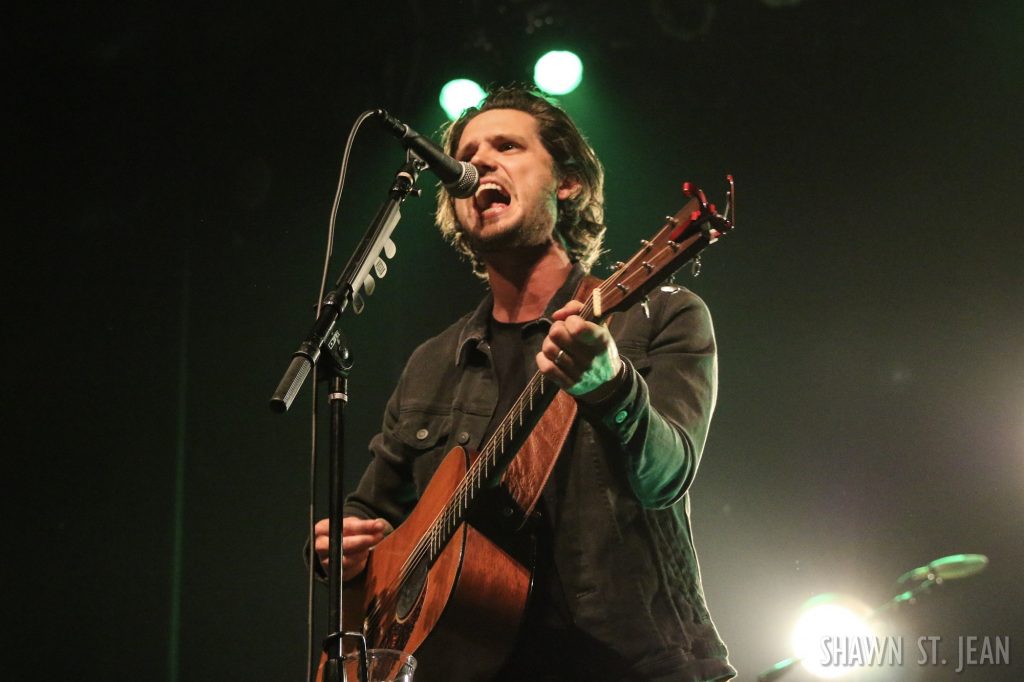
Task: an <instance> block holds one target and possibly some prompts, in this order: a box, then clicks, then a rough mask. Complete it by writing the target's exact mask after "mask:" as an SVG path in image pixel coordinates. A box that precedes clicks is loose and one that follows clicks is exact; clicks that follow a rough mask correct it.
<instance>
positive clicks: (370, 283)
mask: <svg viewBox="0 0 1024 682" xmlns="http://www.w3.org/2000/svg"><path fill="white" fill-rule="evenodd" d="M376 288H377V282H376V281H375V280H374V279H373V275H367V276H366V279H364V280H363V291H365V292H366V295H367V296H373V292H374V290H376Z"/></svg>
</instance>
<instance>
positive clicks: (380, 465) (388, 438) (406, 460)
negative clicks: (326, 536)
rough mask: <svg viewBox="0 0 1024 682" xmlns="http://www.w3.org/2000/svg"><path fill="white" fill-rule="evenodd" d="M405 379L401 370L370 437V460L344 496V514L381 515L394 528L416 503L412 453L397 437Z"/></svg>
mask: <svg viewBox="0 0 1024 682" xmlns="http://www.w3.org/2000/svg"><path fill="white" fill-rule="evenodd" d="M406 371H408V368H407V369H406ZM405 383H406V377H405V373H403V376H402V379H401V380H400V381H399V382H398V386H397V387H396V388H395V391H394V393H392V394H391V398H390V399H389V400H388V403H387V407H386V408H385V410H384V421H383V424H382V425H381V430H380V433H378V434H377V435H376V436H374V437H373V439H372V440H371V441H370V463H369V465H368V466H367V468H366V471H364V472H363V477H362V478H361V479H360V481H359V485H358V486H357V487H356V489H355V490H354V491H353V492H352V494H350V495H349V496H348V497H347V498H346V499H345V508H344V513H345V515H346V516H358V517H360V518H364V519H373V518H378V517H380V518H383V519H385V520H386V521H387V522H388V523H390V524H391V525H392V527H394V528H397V527H398V526H399V524H401V523H402V521H404V520H405V518H406V517H407V516H408V515H409V513H410V512H411V511H412V508H413V507H414V506H415V504H416V487H415V483H414V481H413V472H412V461H413V453H412V452H410V451H409V448H408V447H407V446H406V445H405V444H404V443H403V442H402V441H401V440H400V439H399V438H398V421H399V420H398V415H399V413H400V410H399V406H400V405H401V396H402V388H403V385H404V384H405Z"/></svg>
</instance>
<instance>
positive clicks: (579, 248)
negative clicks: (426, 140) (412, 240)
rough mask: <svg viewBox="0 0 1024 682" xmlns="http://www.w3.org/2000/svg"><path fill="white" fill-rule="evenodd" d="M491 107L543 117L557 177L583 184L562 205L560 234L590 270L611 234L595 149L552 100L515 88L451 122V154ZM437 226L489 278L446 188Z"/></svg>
mask: <svg viewBox="0 0 1024 682" xmlns="http://www.w3.org/2000/svg"><path fill="white" fill-rule="evenodd" d="M491 109H516V110H518V111H524V112H526V113H528V114H530V115H531V116H533V117H534V118H535V119H537V123H538V124H539V129H540V139H541V142H542V143H543V144H544V148H545V149H547V150H548V153H549V154H551V158H552V159H554V162H555V176H556V177H557V179H558V180H562V179H564V178H566V177H574V178H576V179H577V180H579V183H580V191H579V192H577V193H576V195H575V196H574V197H572V198H569V199H565V200H559V202H558V218H557V219H556V221H555V232H556V233H557V234H558V235H559V237H560V238H561V240H562V243H563V245H564V246H565V249H566V251H568V252H569V256H570V258H572V259H573V260H574V261H578V262H579V263H580V264H581V265H582V266H583V267H584V269H586V270H587V271H589V270H590V267H591V266H592V265H593V264H594V261H596V260H597V257H598V256H599V255H601V243H602V241H603V239H604V232H605V224H604V168H603V167H602V166H601V162H600V161H599V160H598V158H597V155H596V154H595V153H594V150H593V149H592V148H591V146H590V144H589V143H588V142H587V140H586V139H585V138H584V137H583V134H582V133H581V132H580V130H579V128H577V127H576V124H575V123H574V122H573V120H572V119H571V118H569V115H568V114H566V113H565V112H564V111H563V110H562V109H560V108H559V107H557V106H556V105H554V104H552V103H551V102H549V101H548V100H546V99H545V98H544V97H543V95H541V94H540V93H539V92H538V91H536V90H531V89H529V88H526V87H522V86H517V85H513V86H506V87H502V88H498V89H495V90H492V91H491V92H490V94H488V95H487V97H485V98H484V100H483V101H482V102H481V103H480V104H479V105H478V106H476V107H472V108H469V109H467V110H466V111H465V112H463V114H462V116H460V117H459V118H458V119H457V120H456V121H454V122H452V123H451V124H449V125H448V127H447V128H446V129H445V130H444V135H443V137H442V140H443V145H444V149H445V151H447V152H448V153H449V154H452V155H454V153H455V150H456V149H458V146H459V140H460V139H461V138H462V131H463V130H464V129H465V128H466V124H467V123H469V122H470V121H471V120H472V119H473V118H474V117H476V116H478V115H479V114H481V113H483V112H485V111H489V110H491ZM435 222H436V223H437V226H438V227H439V228H441V234H443V235H444V237H445V239H447V240H448V241H450V242H451V243H452V244H453V245H454V246H455V248H456V249H457V250H458V251H459V252H460V253H462V254H463V255H464V256H466V257H467V258H468V259H469V260H470V262H471V263H472V264H473V271H474V272H476V274H477V275H479V276H481V277H485V276H486V270H485V268H484V264H483V261H481V260H480V258H479V256H478V255H477V254H476V253H475V252H474V251H473V249H472V247H471V246H470V244H469V241H468V240H467V239H466V238H465V235H463V233H462V230H460V229H459V223H458V218H457V217H456V216H455V200H454V199H453V198H452V196H451V195H450V194H448V191H447V190H446V189H445V188H444V187H443V186H442V187H441V188H440V189H438V192H437V214H436V216H435Z"/></svg>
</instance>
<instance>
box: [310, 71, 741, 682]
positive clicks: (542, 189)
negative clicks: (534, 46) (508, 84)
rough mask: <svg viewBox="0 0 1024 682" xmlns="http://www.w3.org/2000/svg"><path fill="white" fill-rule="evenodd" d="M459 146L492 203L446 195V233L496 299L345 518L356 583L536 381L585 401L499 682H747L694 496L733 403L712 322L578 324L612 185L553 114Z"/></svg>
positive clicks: (693, 317)
mask: <svg viewBox="0 0 1024 682" xmlns="http://www.w3.org/2000/svg"><path fill="white" fill-rule="evenodd" d="M445 146H446V151H448V153H450V154H451V155H452V156H454V157H455V158H456V159H459V160H461V161H466V162H469V163H471V164H473V165H474V166H476V167H477V168H478V169H479V171H480V175H481V178H480V188H479V190H478V191H477V192H476V194H475V196H473V197H470V198H466V199H453V198H452V197H451V196H449V195H448V194H447V193H446V192H445V191H444V189H442V190H441V191H440V196H439V206H438V212H437V223H438V225H439V227H440V228H441V231H442V233H443V234H444V235H445V236H446V237H447V238H448V239H449V240H450V241H451V242H452V243H453V244H454V246H455V247H456V249H457V250H458V251H460V252H461V253H462V254H464V255H465V256H466V257H468V259H469V260H470V261H471V262H472V264H473V268H474V270H475V271H476V273H477V274H479V275H480V276H481V277H482V278H483V279H485V280H486V282H487V285H488V287H489V293H488V295H487V296H486V297H485V298H484V300H483V301H482V302H481V303H480V305H479V306H478V307H477V309H476V310H475V311H473V312H471V313H469V314H468V315H466V316H465V317H463V318H462V319H460V320H459V321H457V322H456V323H455V324H453V325H452V326H451V327H449V328H448V329H447V330H445V331H444V332H442V333H441V334H439V335H438V336H436V337H434V338H432V339H430V340H428V341H426V342H425V343H423V344H422V345H421V346H420V347H419V348H417V349H416V351H415V352H414V353H413V354H412V357H411V358H410V359H409V362H408V364H407V365H406V368H405V371H404V372H403V374H402V378H401V380H400V382H399V385H398V387H397V388H396V390H395V392H394V394H393V395H392V397H391V399H390V400H389V402H388V405H387V409H386V412H385V415H384V421H383V428H382V431H381V432H380V433H379V434H378V435H377V436H376V437H374V439H373V441H372V442H371V445H370V449H371V452H372V454H373V459H372V461H371V462H370V465H369V467H368V468H367V470H366V472H365V474H364V475H363V477H362V480H361V481H360V483H359V486H358V488H357V489H356V491H355V492H354V493H353V494H352V495H351V496H350V497H349V498H348V499H347V501H346V505H345V513H346V518H345V522H344V527H343V535H344V540H343V550H344V561H343V564H344V565H343V574H344V578H345V579H346V580H348V579H351V578H354V577H356V576H358V575H359V574H360V573H361V572H362V571H363V570H364V568H365V566H366V563H367V557H368V555H369V551H370V549H371V548H372V547H373V546H374V545H376V544H377V543H378V542H380V541H381V539H382V538H383V537H384V536H385V534H386V533H387V532H389V531H390V530H391V528H392V527H397V526H398V525H399V524H400V523H402V521H403V520H404V519H405V518H406V517H407V516H408V514H409V513H410V511H411V510H412V509H413V507H414V506H415V504H416V501H417V499H418V497H419V495H420V494H421V493H422V492H423V490H424V488H425V487H426V485H427V483H428V481H429V479H430V477H431V475H432V474H433V473H434V471H435V470H436V468H437V466H438V464H439V462H440V461H441V458H442V457H443V456H444V454H445V453H447V452H448V451H449V450H450V449H451V448H453V447H455V446H456V445H462V446H463V447H466V448H467V449H470V450H472V449H474V448H477V447H479V446H480V445H481V444H482V443H484V442H485V441H486V439H487V437H488V436H489V435H490V434H491V432H492V431H493V430H494V429H495V428H496V427H497V425H498V424H499V423H500V422H501V420H502V418H503V417H504V416H505V414H506V413H507V412H508V410H509V408H510V407H511V405H512V404H513V402H514V401H515V399H516V398H517V397H518V396H519V394H520V393H521V391H522V390H523V388H524V387H525V386H526V384H527V382H528V381H529V379H530V377H531V376H532V375H533V374H534V373H535V372H536V371H538V370H539V371H540V372H541V373H542V374H543V375H544V376H545V377H546V378H547V379H549V380H551V381H554V382H555V383H557V384H558V385H559V386H561V387H562V388H563V389H564V390H565V391H566V392H568V393H569V394H570V395H571V396H573V398H574V399H575V401H576V403H577V407H578V413H577V414H578V416H577V417H576V420H575V422H574V423H573V425H572V428H571V431H569V435H568V438H567V440H566V442H565V446H564V448H563V449H562V452H561V455H560V457H559V458H558V460H557V463H556V465H555V468H554V471H553V473H552V474H551V476H550V477H549V478H548V480H547V483H546V485H545V486H544V488H543V493H542V495H541V499H540V502H539V504H538V506H537V513H536V514H535V515H534V518H533V519H532V522H531V523H530V524H528V525H527V527H526V529H525V530H523V531H520V532H522V533H529V534H531V536H532V537H531V540H532V541H534V542H535V543H536V569H535V575H534V583H533V587H532V590H531V593H530V600H529V605H528V608H527V611H526V615H525V617H524V620H523V624H522V627H521V628H520V631H519V635H518V639H517V641H516V642H515V645H514V648H513V650H512V654H511V655H510V656H509V657H508V658H507V660H506V662H505V664H504V667H503V668H502V669H501V670H500V672H498V673H497V677H496V679H499V680H509V681H511V680H516V681H519V680H524V681H525V680H578V679H594V680H602V681H610V680H665V681H668V680H671V681H673V682H683V681H687V680H692V681H698V680H727V679H730V678H732V677H733V676H734V675H735V674H736V672H735V670H734V669H733V668H732V667H731V666H730V665H729V662H728V659H727V652H726V648H725V645H724V644H723V643H722V641H721V639H720V638H719V636H718V633H717V632H716V631H715V626H714V624H713V623H712V621H711V617H710V615H709V613H708V609H707V606H706V605H705V602H704V594H703V589H702V587H701V581H700V572H699V569H698V566H697V558H696V555H695V552H694V546H693V541H692V539H691V536H690V523H689V518H688V512H689V500H688V496H687V494H686V493H687V490H688V489H689V487H690V484H691V483H692V482H693V480H694V476H695V475H696V472H697V465H698V463H699V460H700V456H701V451H702V449H703V446H704V441H705V438H706V436H707V431H708V425H709V423H710V420H711V414H712V411H713V409H714V406H715V398H716V391H717V386H716V382H717V360H716V350H715V340H714V334H713V331H712V326H711V319H710V317H709V314H708V311H707V308H706V307H705V305H704V303H703V302H702V301H701V300H700V299H699V298H697V296H695V295H694V294H692V293H691V292H689V291H687V290H685V289H682V288H676V287H663V288H661V289H659V290H657V293H656V294H654V295H653V296H652V297H651V299H650V302H649V304H648V305H647V306H646V307H641V306H636V307H634V308H632V309H630V310H628V311H625V312H621V313H617V314H616V315H614V316H613V317H612V319H611V322H610V324H609V325H608V326H607V327H605V326H603V325H599V324H595V323H593V322H588V321H585V320H584V319H582V318H581V317H580V316H579V315H578V313H579V312H580V310H581V308H582V304H581V303H580V302H578V301H574V300H570V299H571V298H572V296H573V293H574V292H575V291H576V289H577V286H578V285H579V283H580V282H581V280H582V279H583V278H584V276H585V275H586V274H587V273H588V272H589V270H590V267H591V266H592V264H593V263H594V261H595V260H596V259H597V257H598V255H599V253H600V250H601V241H602V238H603V234H604V230H605V226H604V218H603V213H604V211H603V201H604V193H603V192H604V191H603V182H604V173H603V170H602V167H601V164H600V162H599V161H598V159H597V157H596V156H595V154H594V151H593V150H592V149H591V148H590V146H589V145H588V143H587V142H586V141H585V140H584V138H583V136H582V135H581V133H580V132H579V130H578V129H577V128H576V126H575V124H574V123H573V122H572V120H571V119H570V118H569V117H568V116H567V115H566V114H565V113H564V112H563V111H562V110H561V109H559V108H557V107H556V106H554V105H552V104H550V103H549V102H548V101H547V100H545V99H544V98H542V97H540V96H538V95H536V94H534V93H531V92H529V91H527V90H525V89H521V88H503V89H499V90H496V91H494V92H492V93H491V94H490V95H489V96H488V97H487V98H486V99H485V100H484V101H483V102H482V103H481V104H480V106H479V107H478V108H474V109H470V110H468V111H466V112H465V113H464V114H463V116H462V117H461V118H460V119H459V120H457V121H456V122H454V123H453V124H452V125H451V126H450V127H449V129H448V130H447V132H446V134H445ZM328 530H329V529H328V522H327V521H326V520H323V521H321V522H320V523H318V524H317V526H316V543H315V547H316V551H317V554H318V556H319V557H320V560H321V562H326V560H327V556H328ZM452 655H453V656H459V655H467V656H468V655H472V652H452ZM422 672H423V673H424V674H425V676H426V675H427V674H429V675H430V677H431V679H449V680H453V682H458V680H457V679H456V678H454V677H451V676H446V675H445V673H444V671H432V672H431V671H427V670H422ZM419 675H420V671H418V672H417V679H419Z"/></svg>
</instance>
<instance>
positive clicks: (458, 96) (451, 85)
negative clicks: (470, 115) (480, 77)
mask: <svg viewBox="0 0 1024 682" xmlns="http://www.w3.org/2000/svg"><path fill="white" fill-rule="evenodd" d="M486 95H487V93H486V92H484V89H483V88H481V87H480V85H479V84H478V83H477V82H476V81H472V80H470V79H468V78H456V79H455V80H450V81H448V82H447V83H445V84H444V87H442V88H441V95H440V97H438V101H439V102H440V103H441V108H442V109H444V113H445V115H446V116H447V117H448V120H449V121H454V120H455V119H457V118H458V117H459V116H461V115H462V112H463V111H465V110H466V109H468V108H470V107H475V106H476V105H477V104H480V100H482V99H483V98H484V97H485V96H486Z"/></svg>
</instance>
